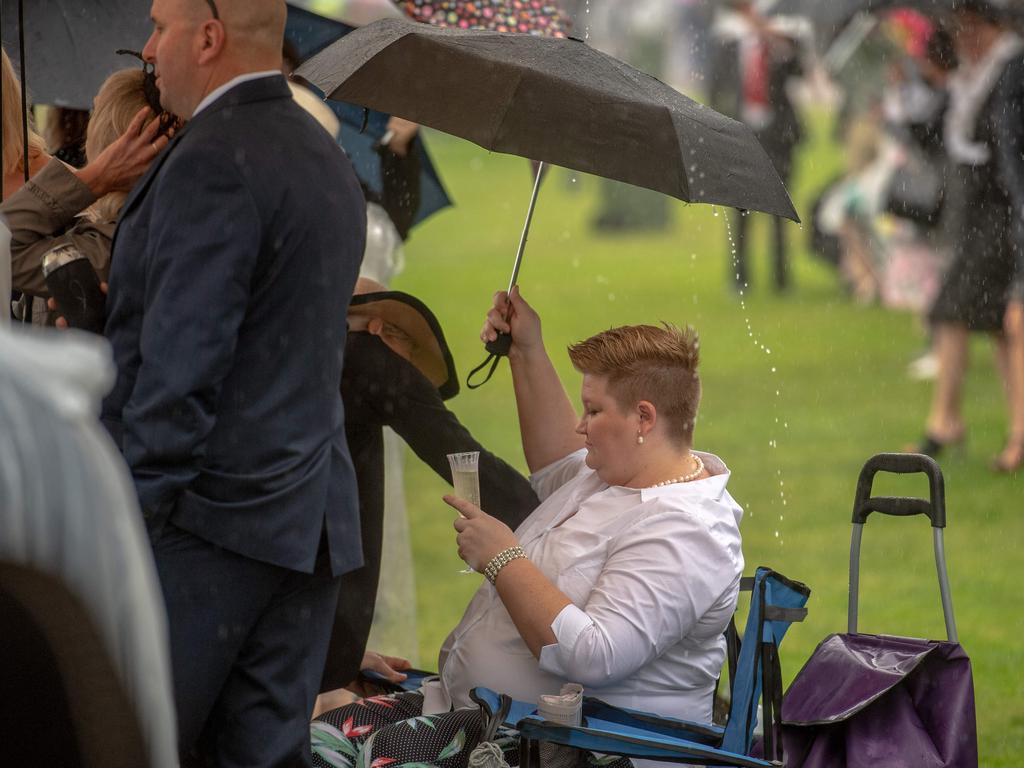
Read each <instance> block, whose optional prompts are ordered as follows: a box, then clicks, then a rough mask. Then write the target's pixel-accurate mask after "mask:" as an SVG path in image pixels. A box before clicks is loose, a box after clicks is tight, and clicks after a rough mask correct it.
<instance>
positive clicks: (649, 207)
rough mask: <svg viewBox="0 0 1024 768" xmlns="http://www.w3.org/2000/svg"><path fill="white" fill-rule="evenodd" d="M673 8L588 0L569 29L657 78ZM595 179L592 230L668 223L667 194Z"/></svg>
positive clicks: (647, 1)
mask: <svg viewBox="0 0 1024 768" xmlns="http://www.w3.org/2000/svg"><path fill="white" fill-rule="evenodd" d="M577 5H578V4H577ZM672 10H673V9H672V2H671V0H631V1H630V2H628V3H620V2H610V1H609V0H601V1H599V0H591V2H590V3H587V4H586V5H585V6H584V8H583V13H582V14H580V13H577V14H576V17H575V18H576V19H582V23H583V25H584V26H583V27H580V26H579V23H577V26H576V27H575V31H574V33H573V34H574V35H576V36H579V37H581V38H584V37H585V38H587V40H588V42H589V44H590V45H592V46H593V47H594V48H597V49H598V50H600V51H602V52H604V53H607V54H608V55H610V56H614V57H615V58H617V59H620V60H621V61H625V62H628V63H629V64H630V65H632V66H634V67H636V68H637V69H639V70H640V71H642V72H646V73H647V74H649V75H652V76H653V77H657V78H662V77H663V71H664V68H665V58H666V53H667V51H668V50H669V49H670V47H671V46H672V45H674V44H675V40H673V39H672V37H671V33H672V31H673V29H672V25H671V24H670V23H669V21H670V18H671V12H672ZM596 182H597V184H598V187H599V190H600V194H599V200H600V202H599V205H598V210H597V213H596V214H595V215H594V218H593V220H592V222H591V226H593V227H594V228H595V229H597V230H599V231H602V232H629V231H651V230H661V229H664V228H665V227H667V226H668V222H669V199H668V197H666V196H665V195H663V194H661V193H659V192H654V191H652V190H649V189H643V188H641V187H635V186H632V185H630V184H623V183H621V182H618V181H612V180H611V179H605V178H598V179H597V180H596Z"/></svg>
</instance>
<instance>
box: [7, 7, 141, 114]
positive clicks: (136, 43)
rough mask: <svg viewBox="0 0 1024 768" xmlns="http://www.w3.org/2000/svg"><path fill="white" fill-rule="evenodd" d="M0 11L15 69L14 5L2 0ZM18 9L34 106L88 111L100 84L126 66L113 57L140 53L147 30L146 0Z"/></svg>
mask: <svg viewBox="0 0 1024 768" xmlns="http://www.w3.org/2000/svg"><path fill="white" fill-rule="evenodd" d="M0 5H2V6H3V9H2V14H0V21H2V23H3V45H4V49H5V50H6V51H7V54H8V55H9V56H10V57H11V60H12V62H13V63H14V66H15V69H17V68H18V67H19V64H20V60H21V54H20V51H19V45H18V37H19V33H20V29H19V24H18V6H19V3H17V2H12V1H11V0H4V2H3V3H2V4H0ZM21 5H22V6H23V9H24V14H25V30H24V33H25V50H26V54H25V59H26V61H25V79H26V81H27V82H26V86H27V88H28V91H29V93H31V95H32V100H33V101H34V102H35V103H36V104H49V105H53V106H56V107H69V108H72V109H85V110H88V109H92V97H93V96H95V95H96V91H98V90H99V88H100V85H102V84H103V81H104V80H106V79H107V77H108V76H109V75H110V74H111V73H113V72H115V71H116V70H118V69H124V68H125V67H126V66H128V64H126V62H125V58H124V57H123V56H118V55H117V53H116V51H117V50H118V49H119V48H130V49H132V50H135V51H141V50H142V46H143V45H145V43H146V40H147V39H148V38H149V33H150V29H151V27H150V21H149V8H150V0H88V2H82V0H29V2H24V3H22V4H21Z"/></svg>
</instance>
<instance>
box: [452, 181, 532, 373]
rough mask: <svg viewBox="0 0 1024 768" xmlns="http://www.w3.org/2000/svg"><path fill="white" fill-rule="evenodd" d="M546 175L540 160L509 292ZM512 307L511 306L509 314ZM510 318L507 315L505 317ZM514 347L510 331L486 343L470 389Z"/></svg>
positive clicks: (515, 277) (521, 258)
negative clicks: (542, 178)
mask: <svg viewBox="0 0 1024 768" xmlns="http://www.w3.org/2000/svg"><path fill="white" fill-rule="evenodd" d="M543 175H544V163H543V162H540V163H538V164H537V176H536V177H535V178H534V180H533V193H532V194H531V195H530V207H529V208H527V210H526V222H525V223H524V224H523V234H522V235H521V236H520V238H519V248H518V250H517V251H516V261H515V264H514V265H513V266H512V278H511V279H510V280H509V281H508V292H509V293H512V289H513V288H515V285H516V280H517V279H518V278H519V267H520V265H522V263H523V253H524V251H526V239H527V237H528V236H529V234H530V222H531V221H533V211H534V209H535V208H536V207H537V193H538V192H539V191H540V180H541V177H542V176H543ZM511 312H512V309H511V307H510V308H509V314H511ZM505 319H506V320H507V319H508V318H507V317H506V318H505ZM511 348H512V334H510V333H499V334H498V337H497V338H496V339H495V340H494V341H488V342H487V343H485V344H484V349H486V350H487V352H488V355H487V359H486V360H484V361H483V362H482V363H480V365H478V366H477V367H476V368H474V369H473V370H472V371H470V372H469V375H468V376H467V377H466V386H467V387H469V389H476V388H477V387H482V386H483V385H484V384H486V383H487V382H488V381H490V380H491V376H493V375H494V372H495V371H496V370H497V369H498V363H499V362H501V358H503V357H508V351H509V349H511ZM488 365H490V366H491V369H490V370H489V371H488V372H487V376H485V377H484V380H483V381H480V382H478V383H476V384H474V383H473V377H474V376H475V375H476V374H477V373H479V372H480V371H482V370H483V369H484V368H486V367H487V366H488Z"/></svg>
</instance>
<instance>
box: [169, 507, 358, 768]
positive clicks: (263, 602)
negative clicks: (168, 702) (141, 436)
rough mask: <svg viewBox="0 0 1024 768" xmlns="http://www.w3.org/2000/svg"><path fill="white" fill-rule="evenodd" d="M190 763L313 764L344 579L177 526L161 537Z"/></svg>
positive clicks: (183, 739)
mask: <svg viewBox="0 0 1024 768" xmlns="http://www.w3.org/2000/svg"><path fill="white" fill-rule="evenodd" d="M153 553H154V556H155V559H156V566H157V571H158V573H159V575H160V583H161V586H162V587H163V592H164V599H165V601H166V604H167V618H168V629H169V635H170V645H171V663H172V669H173V673H174V696H175V704H176V707H177V712H178V743H179V749H180V752H181V760H182V766H184V767H188V766H207V765H215V766H218V768H229V767H233V766H239V768H241V766H246V767H247V768H257V767H258V766H308V765H311V761H312V757H311V755H310V749H309V717H310V714H311V713H312V711H313V704H314V701H315V700H316V695H317V692H318V690H319V683H320V675H321V673H322V671H323V667H324V659H325V657H326V654H327V643H328V640H329V638H330V631H331V620H332V617H333V614H334V606H335V604H336V602H337V598H338V584H339V579H338V578H336V577H333V576H331V573H330V565H329V560H328V558H327V548H326V545H325V543H324V542H322V543H321V548H320V553H319V556H318V558H317V565H316V570H315V572H314V573H313V574H306V573H299V572H297V571H291V570H288V569H286V568H281V567H279V566H276V565H270V564H269V563H262V562H259V561H256V560H251V559H249V558H246V557H243V556H241V555H238V554H235V553H233V552H228V551H226V550H224V549H222V548H220V547H217V546H215V545H213V544H211V543H209V542H208V541H205V540H204V539H201V538H199V537H198V536H195V535H193V534H191V533H189V532H187V531H184V530H182V529H180V528H177V527H176V526H174V525H173V524H167V525H165V526H164V527H163V530H162V531H160V533H159V534H158V536H157V537H155V539H154V542H153Z"/></svg>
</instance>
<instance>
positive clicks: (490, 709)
mask: <svg viewBox="0 0 1024 768" xmlns="http://www.w3.org/2000/svg"><path fill="white" fill-rule="evenodd" d="M741 589H742V590H744V591H749V592H750V593H751V597H750V611H749V613H748V616H747V623H746V627H745V629H744V633H743V638H742V640H740V639H739V638H738V637H736V635H735V630H733V632H732V633H731V634H732V635H733V637H732V638H731V639H730V642H729V651H730V652H729V661H730V664H729V666H730V673H729V678H730V680H729V683H730V688H731V691H732V697H731V703H730V709H729V717H728V721H727V722H726V725H725V726H724V727H723V726H716V725H706V724H701V723H692V722H687V721H685V720H677V719H674V718H669V717H662V716H659V715H654V714H650V713H646V712H638V711H635V710H627V709H623V708H620V707H614V706H612V705H610V704H607V703H605V702H603V701H601V700H600V699H595V698H591V697H585V698H584V701H583V723H582V724H581V725H579V726H567V725H563V724H561V723H554V722H550V721H546V720H544V719H542V718H541V717H540V716H539V715H537V714H536V705H535V704H527V703H523V702H515V701H512V700H511V699H509V697H507V696H504V695H501V694H498V693H497V692H495V691H492V690H490V689H488V688H475V689H474V690H473V698H474V700H476V701H477V702H478V703H479V704H480V705H481V707H482V708H483V709H484V710H485V712H487V713H488V714H489V715H490V719H491V722H492V723H497V722H504V723H505V724H507V725H511V726H513V727H515V728H517V729H518V730H519V732H520V737H521V743H520V758H519V759H520V768H537V766H538V765H539V762H540V761H539V746H540V744H541V743H542V742H546V743H551V744H560V745H563V746H567V747H574V748H576V749H580V750H586V751H590V752H599V753H604V754H609V755H620V756H623V757H629V758H642V759H649V760H663V761H669V762H680V763H689V764H698V765H722V766H725V765H729V766H749V767H750V768H761V767H768V766H779V765H781V764H782V762H781V761H782V743H781V738H780V733H781V723H780V709H781V702H782V677H781V669H780V665H779V655H778V648H779V645H780V644H781V642H782V638H783V637H784V636H785V634H786V630H788V629H789V625H790V624H791V623H792V622H794V621H802V620H803V619H804V617H805V616H806V615H807V609H806V608H804V606H805V605H806V603H807V599H808V597H809V596H810V589H808V588H807V587H806V586H805V585H804V584H801V583H800V582H796V581H791V580H790V579H787V578H786V577H785V576H782V575H781V574H778V573H776V572H775V571H772V570H770V569H768V568H758V569H757V572H756V574H755V575H754V577H753V578H745V579H743V580H742V582H741ZM729 634H730V633H728V632H727V637H728V636H729ZM761 700H763V706H762V709H763V721H764V722H763V734H764V738H763V754H764V755H765V758H764V759H762V758H756V757H751V756H750V755H751V751H752V748H753V746H754V728H755V726H756V725H757V707H758V702H759V701H761ZM489 730H491V731H493V728H491V729H489Z"/></svg>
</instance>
